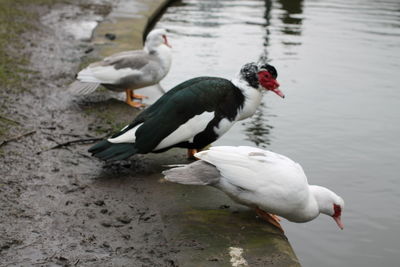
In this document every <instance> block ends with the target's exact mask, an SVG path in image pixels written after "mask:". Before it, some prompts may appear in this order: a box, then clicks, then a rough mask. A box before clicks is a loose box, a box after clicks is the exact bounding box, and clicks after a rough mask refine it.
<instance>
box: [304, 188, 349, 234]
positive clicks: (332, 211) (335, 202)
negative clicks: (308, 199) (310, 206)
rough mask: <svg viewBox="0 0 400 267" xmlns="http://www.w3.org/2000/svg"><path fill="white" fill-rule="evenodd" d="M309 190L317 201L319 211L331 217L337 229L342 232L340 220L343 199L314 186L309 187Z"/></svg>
mask: <svg viewBox="0 0 400 267" xmlns="http://www.w3.org/2000/svg"><path fill="white" fill-rule="evenodd" d="M310 188H311V191H312V192H313V194H314V196H315V199H316V201H317V204H318V207H319V211H320V212H321V213H323V214H326V215H328V216H331V217H332V218H333V219H334V220H335V222H336V224H337V225H338V226H339V228H340V229H342V230H343V228H344V226H343V223H342V219H341V215H342V211H343V208H344V201H343V199H342V198H341V197H340V196H338V195H336V194H335V193H334V192H332V191H331V190H329V189H328V188H325V187H322V186H316V185H313V186H310Z"/></svg>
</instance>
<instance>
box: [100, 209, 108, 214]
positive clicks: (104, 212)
mask: <svg viewBox="0 0 400 267" xmlns="http://www.w3.org/2000/svg"><path fill="white" fill-rule="evenodd" d="M107 212H108V209H102V210H101V211H100V213H102V214H106V213H107Z"/></svg>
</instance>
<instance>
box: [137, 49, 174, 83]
mask: <svg viewBox="0 0 400 267" xmlns="http://www.w3.org/2000/svg"><path fill="white" fill-rule="evenodd" d="M144 50H145V51H146V52H147V53H149V54H150V55H153V56H156V57H157V58H158V59H159V60H160V66H161V68H162V69H163V73H164V74H165V75H166V74H167V73H168V70H169V69H170V67H171V62H172V55H171V48H169V47H168V46H166V45H165V44H161V45H159V46H157V47H145V48H144ZM165 75H164V76H165ZM162 78H163V77H162Z"/></svg>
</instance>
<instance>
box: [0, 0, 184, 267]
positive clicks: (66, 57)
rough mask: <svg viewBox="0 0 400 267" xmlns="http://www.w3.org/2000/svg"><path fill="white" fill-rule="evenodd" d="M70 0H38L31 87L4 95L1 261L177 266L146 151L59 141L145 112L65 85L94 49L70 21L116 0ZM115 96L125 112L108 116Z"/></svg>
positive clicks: (30, 47) (30, 46) (30, 48)
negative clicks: (114, 159) (80, 94)
mask: <svg viewBox="0 0 400 267" xmlns="http://www.w3.org/2000/svg"><path fill="white" fill-rule="evenodd" d="M68 2H69V3H67V4H65V3H62V4H55V5H54V6H53V7H52V8H51V9H50V8H48V7H41V8H40V9H39V8H38V10H37V12H38V13H39V15H40V17H41V19H40V23H39V24H37V21H36V20H32V23H36V24H37V26H38V27H37V28H38V30H35V31H32V32H29V33H27V34H26V36H25V40H26V41H27V42H28V43H27V45H26V48H25V52H28V53H29V55H30V62H31V63H30V64H29V69H31V70H32V71H31V72H29V73H26V74H24V76H23V79H24V80H25V82H24V87H26V90H24V91H23V92H22V93H20V92H15V93H12V92H8V93H7V96H5V95H4V94H3V96H2V98H3V99H2V102H3V103H2V106H3V109H4V110H3V114H2V116H3V118H4V119H3V120H9V121H10V123H9V129H8V130H9V131H8V134H6V135H5V136H3V138H2V139H3V141H4V140H7V141H8V142H6V143H2V145H1V147H0V149H1V153H0V222H1V223H0V259H1V260H0V266H36V265H38V266H55V265H60V266H80V265H84V266H111V265H113V266H175V259H174V254H175V252H176V251H177V249H176V248H174V247H171V245H169V244H166V239H165V237H164V233H163V229H164V225H163V223H162V221H161V218H160V215H159V210H158V208H157V207H156V206H155V204H154V202H152V201H150V200H151V199H152V198H154V197H155V196H154V195H153V193H152V190H150V187H152V183H153V182H152V181H146V179H144V177H145V175H148V174H151V173H153V172H155V171H156V170H153V167H152V165H151V164H148V161H146V159H145V158H143V159H141V160H137V158H136V159H133V160H132V161H126V162H120V163H113V164H108V165H105V164H104V163H102V162H100V161H98V160H97V159H95V158H92V157H90V156H89V154H88V153H87V151H86V150H87V148H88V146H89V145H88V144H83V143H82V142H78V143H72V144H68V145H65V146H61V147H60V148H53V147H55V146H57V145H59V144H61V143H65V142H68V141H71V140H79V139H91V138H99V137H102V136H104V135H105V133H107V132H112V131H113V129H114V128H116V127H118V126H119V125H118V124H120V123H121V122H122V121H125V122H129V121H130V120H132V118H133V117H134V115H135V114H136V113H137V112H138V111H135V110H133V109H132V108H130V107H128V106H126V105H125V104H124V103H123V102H119V101H116V100H110V99H107V97H106V96H104V94H100V95H101V96H98V95H94V96H91V98H85V99H78V98H74V97H72V96H69V95H68V94H67V93H66V92H65V89H66V87H67V85H68V84H69V83H70V82H71V81H72V79H73V77H74V75H75V73H76V72H77V70H78V69H79V65H80V64H81V60H82V57H83V56H84V55H85V54H88V53H92V52H91V50H92V49H91V47H90V44H89V43H85V42H82V41H77V40H75V39H74V38H73V37H72V36H71V35H70V34H68V32H66V30H65V27H64V26H65V25H66V24H68V23H69V22H71V21H72V22H74V21H79V20H81V19H82V18H83V17H84V18H86V19H87V18H94V19H99V18H101V17H103V16H105V15H106V13H107V10H109V8H110V2H112V1H110V0H108V1H107V0H103V1H99V0H97V1H96V0H91V1H81V2H79V1H68ZM82 3H84V4H82ZM110 106H113V108H112V112H114V114H111V115H116V114H115V113H120V114H118V116H117V117H118V118H119V119H120V120H121V121H120V122H114V121H113V120H112V119H107V118H112V117H108V116H109V114H108V108H109V107H110ZM99 114H100V115H99ZM174 157H175V156H173V157H172V158H174ZM132 165H134V168H132ZM157 171H159V170H157Z"/></svg>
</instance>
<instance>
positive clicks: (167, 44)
mask: <svg viewBox="0 0 400 267" xmlns="http://www.w3.org/2000/svg"><path fill="white" fill-rule="evenodd" d="M162 38H163V39H164V44H165V45H166V46H168V47H170V48H172V46H171V45H170V44H169V43H168V40H167V36H166V35H163V36H162Z"/></svg>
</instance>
